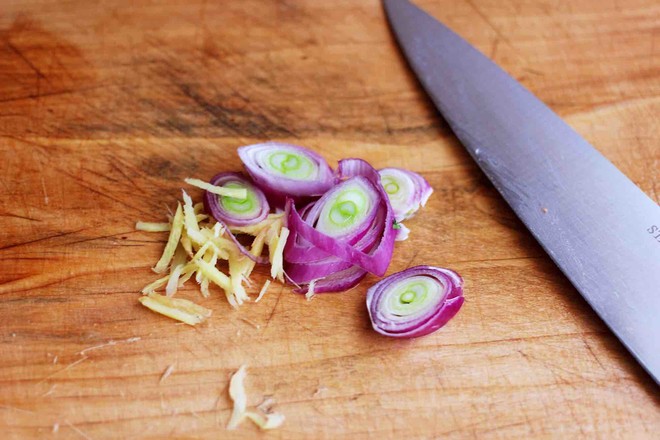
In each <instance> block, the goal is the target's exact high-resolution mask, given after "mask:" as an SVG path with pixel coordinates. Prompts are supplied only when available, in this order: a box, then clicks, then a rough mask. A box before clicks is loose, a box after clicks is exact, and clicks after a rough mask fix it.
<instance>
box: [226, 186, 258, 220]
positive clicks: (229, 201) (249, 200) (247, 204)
mask: <svg viewBox="0 0 660 440" xmlns="http://www.w3.org/2000/svg"><path fill="white" fill-rule="evenodd" d="M223 187H224V188H245V189H246V190H247V197H245V198H244V199H237V198H234V197H227V196H218V198H219V199H220V204H221V205H222V208H223V209H224V210H225V211H227V212H230V213H234V214H240V215H245V214H250V213H252V212H254V211H256V210H258V209H259V202H258V200H257V196H256V194H255V193H254V191H252V190H251V189H250V188H249V187H247V186H246V185H244V184H243V183H241V182H227V183H225V184H224V185H223Z"/></svg>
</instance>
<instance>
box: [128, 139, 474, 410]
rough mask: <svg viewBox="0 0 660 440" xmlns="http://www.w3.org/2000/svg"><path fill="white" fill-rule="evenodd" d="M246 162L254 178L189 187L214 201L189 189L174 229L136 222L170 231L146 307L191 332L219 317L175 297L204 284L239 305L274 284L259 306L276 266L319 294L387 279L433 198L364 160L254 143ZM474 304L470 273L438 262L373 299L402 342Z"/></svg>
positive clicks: (420, 184)
mask: <svg viewBox="0 0 660 440" xmlns="http://www.w3.org/2000/svg"><path fill="white" fill-rule="evenodd" d="M238 155H239V157H240V158H241V160H242V162H243V164H244V166H245V168H246V170H247V172H248V174H249V177H248V176H246V175H243V174H241V173H236V172H223V173H220V174H217V175H216V176H214V177H213V178H212V179H210V180H209V181H208V182H206V181H202V180H199V179H192V178H189V179H186V180H185V181H186V183H188V184H190V185H193V186H196V187H198V188H201V189H203V190H204V191H205V193H204V199H203V203H193V201H192V199H191V198H190V196H189V195H188V194H187V193H186V192H185V191H183V197H182V202H180V203H179V204H178V205H177V209H176V211H175V213H174V214H173V215H172V216H171V218H170V220H169V222H167V223H145V222H138V223H137V224H136V228H137V229H138V230H142V231H152V232H163V231H169V237H168V240H167V244H166V246H165V249H164V251H163V254H162V256H161V258H160V259H159V261H158V262H157V263H156V265H155V267H154V268H153V270H154V272H156V273H158V274H162V277H161V278H159V279H157V280H156V281H154V282H153V283H151V284H149V285H148V286H146V287H145V288H144V289H142V293H143V294H144V296H143V297H141V298H140V302H141V303H142V304H143V305H144V306H146V307H148V308H149V309H151V310H153V311H155V312H157V313H161V314H163V315H165V316H168V317H170V318H173V319H176V320H179V321H181V322H184V323H186V324H189V325H196V324H198V323H200V322H202V321H204V320H205V319H206V318H208V317H209V316H210V315H211V310H209V309H207V308H205V307H202V306H200V305H197V304H195V303H193V302H192V301H189V300H185V299H179V298H174V297H173V296H174V295H175V294H176V292H177V289H179V288H181V287H182V286H183V285H184V284H185V283H186V282H187V281H189V280H190V279H191V278H193V277H194V279H195V281H196V282H197V283H198V284H199V289H200V291H201V294H202V295H203V296H204V297H208V296H209V295H210V287H211V286H212V285H215V286H217V287H219V288H220V289H221V290H222V291H223V292H224V294H225V297H226V298H227V301H228V302H229V304H231V305H232V306H233V307H239V306H240V305H242V304H243V303H245V302H249V301H252V300H254V302H258V301H259V300H260V299H261V298H262V297H263V296H264V295H265V294H266V292H267V290H268V287H269V285H270V280H267V281H266V282H265V284H264V285H263V286H261V288H260V290H259V293H258V296H257V297H256V298H251V297H250V296H249V295H248V293H247V291H248V290H251V289H252V290H254V291H255V292H256V289H257V288H258V286H256V288H255V286H253V285H252V281H251V279H250V275H251V273H252V271H253V269H254V268H255V265H257V264H263V265H266V264H270V276H271V278H272V279H276V280H278V281H280V282H281V283H285V282H289V283H291V284H293V285H294V286H295V289H294V291H295V292H298V293H304V294H305V296H307V298H311V297H312V296H313V295H314V294H316V293H323V292H342V291H346V290H349V289H351V288H353V287H355V286H356V285H357V284H358V283H359V282H360V281H361V280H362V279H363V278H364V277H365V275H366V274H367V273H372V274H374V275H377V276H383V275H384V274H385V272H386V271H387V268H388V266H389V264H390V261H391V259H392V253H393V251H394V241H395V240H405V239H407V238H408V234H409V230H408V228H406V227H405V226H404V225H403V224H402V223H401V222H402V221H404V220H407V219H409V218H411V217H412V216H413V215H415V213H416V212H417V211H418V210H419V209H420V208H421V207H423V206H424V205H425V203H426V201H427V200H428V198H429V196H430V195H431V193H432V192H433V189H432V188H431V186H430V185H429V184H428V182H427V181H426V180H425V179H424V178H423V177H421V176H420V175H419V174H417V173H414V172H412V171H408V170H403V169H399V168H384V169H381V170H380V171H377V170H376V169H374V168H373V167H372V166H371V165H370V164H369V163H367V162H366V161H364V160H362V159H343V160H341V161H340V162H339V164H338V168H337V170H336V171H333V170H332V168H331V167H330V166H329V165H328V163H327V162H326V161H325V160H324V159H323V158H322V157H321V156H319V155H318V154H316V153H314V152H312V151H310V150H308V149H306V148H303V147H299V146H294V145H288V144H283V143H276V142H268V143H264V144H256V145H249V146H245V147H240V148H238ZM239 236H240V240H239ZM266 248H267V251H266ZM157 290H164V294H160V293H157ZM462 303H463V297H462V280H461V278H460V276H458V274H456V273H455V272H452V271H449V270H448V269H439V268H433V267H430V266H424V267H423V268H422V267H421V266H420V267H417V268H412V269H408V270H407V271H404V272H401V273H399V274H395V275H393V276H391V277H388V278H386V279H384V280H382V281H381V282H380V283H378V284H376V285H375V286H373V287H372V288H371V289H370V290H369V294H368V297H367V305H368V309H369V314H370V316H371V319H372V324H373V327H374V329H375V330H376V331H378V332H380V333H381V334H384V335H387V336H394V337H416V336H422V335H423V334H428V333H430V332H431V331H435V330H437V329H438V328H439V327H441V326H442V325H444V324H445V323H446V322H447V321H448V320H449V319H450V318H451V317H453V316H454V315H455V314H456V313H457V312H458V310H459V308H460V307H461V305H462ZM248 416H249V415H248ZM249 417H250V416H249Z"/></svg>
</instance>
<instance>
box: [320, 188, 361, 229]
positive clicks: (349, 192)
mask: <svg viewBox="0 0 660 440" xmlns="http://www.w3.org/2000/svg"><path fill="white" fill-rule="evenodd" d="M372 206H373V202H372V201H371V199H370V198H369V196H368V194H367V193H366V192H365V188H364V187H363V186H362V185H361V184H357V183H356V184H352V185H350V184H349V185H347V186H346V187H345V188H344V189H343V190H341V191H338V192H337V193H336V194H334V195H333V196H332V197H331V198H330V199H329V200H327V202H326V203H325V205H324V206H323V209H322V210H321V213H320V216H319V220H318V222H317V224H316V228H317V229H318V230H319V231H320V232H323V233H324V234H327V235H330V236H333V237H336V236H340V235H346V234H349V233H350V232H351V231H352V230H353V229H354V228H355V227H358V226H359V225H360V224H361V223H362V221H363V220H364V219H365V218H366V217H367V215H368V214H369V212H370V211H371V208H372Z"/></svg>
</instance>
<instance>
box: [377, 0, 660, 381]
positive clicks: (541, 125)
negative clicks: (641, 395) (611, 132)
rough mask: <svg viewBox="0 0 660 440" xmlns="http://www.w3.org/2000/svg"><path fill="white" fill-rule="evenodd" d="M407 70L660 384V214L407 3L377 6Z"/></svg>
mask: <svg viewBox="0 0 660 440" xmlns="http://www.w3.org/2000/svg"><path fill="white" fill-rule="evenodd" d="M384 4H385V10H386V12H387V15H388V18H389V20H390V23H391V26H392V28H393V30H394V33H395V34H396V37H397V39H398V41H399V44H400V46H401V47H402V49H403V51H404V53H405V55H406V57H407V59H408V61H409V63H410V65H411V67H412V69H413V70H414V71H415V73H416V74H417V76H418V78H419V80H420V81H421V83H422V85H423V86H424V88H425V89H426V91H427V93H428V94H429V95H430V96H431V99H432V100H433V102H434V103H435V105H436V106H437V108H438V109H439V110H440V112H441V113H442V115H443V116H444V118H445V119H446V120H447V122H448V123H449V125H450V126H451V128H452V130H453V131H454V133H455V134H456V136H458V138H459V139H460V141H461V143H462V144H463V145H464V146H465V147H466V148H467V150H468V151H469V152H470V154H471V155H472V157H473V158H474V160H475V161H476V162H477V163H478V164H479V166H480V167H481V169H482V170H483V171H484V173H485V174H486V176H488V178H489V179H490V180H491V181H492V182H493V184H494V185H495V187H496V188H497V190H498V191H499V192H500V193H501V194H502V196H503V197H504V198H505V199H506V201H507V202H508V203H509V205H511V207H512V208H513V210H514V211H515V212H516V214H517V215H518V216H519V217H520V219H521V220H522V221H523V222H524V223H525V225H526V226H527V228H528V229H529V230H530V231H531V232H532V234H533V235H534V237H536V239H537V240H538V241H539V243H540V244H541V245H542V246H543V248H544V249H545V250H546V251H547V253H548V254H549V255H550V257H552V259H553V260H554V261H555V263H556V264H557V265H558V266H559V268H560V269H561V270H562V271H563V272H564V274H565V275H566V276H567V277H568V278H569V279H570V280H571V282H572V283H573V285H574V286H575V287H576V288H577V290H578V291H579V292H580V293H581V294H582V296H584V298H585V299H586V300H587V302H588V303H589V304H590V305H591V306H592V307H593V309H594V310H595V311H596V313H598V315H599V316H600V317H601V318H602V319H603V320H604V321H605V322H606V323H607V325H608V326H609V327H610V328H611V329H612V331H613V332H614V333H615V334H616V335H617V337H618V338H619V339H620V340H621V342H623V344H624V345H625V346H626V347H627V348H628V350H630V352H631V353H632V354H633V355H634V356H635V357H636V358H637V360H638V361H639V362H640V363H641V364H642V366H644V368H646V370H647V371H648V372H649V373H650V374H651V376H652V377H653V378H654V379H655V381H656V382H658V383H660V382H659V381H660V206H658V204H657V203H655V202H654V201H653V200H651V199H650V198H649V197H647V196H646V195H645V194H644V193H643V192H642V191H641V190H640V189H639V188H638V187H637V186H635V185H634V184H633V183H632V182H631V181H630V180H629V179H628V178H627V177H626V176H625V175H624V174H623V173H621V172H620V171H619V170H618V169H617V168H616V167H615V166H614V165H612V164H611V163H610V162H609V161H608V160H607V159H605V157H603V156H602V155H601V154H600V153H599V152H598V151H596V150H595V149H594V148H593V147H592V146H591V145H589V144H588V143H587V142H586V141H585V140H584V139H582V137H580V135H578V134H577V133H576V132H575V131H573V130H572V129H571V128H570V127H569V126H568V125H567V124H566V123H564V122H563V121H562V120H561V119H560V118H559V117H558V116H557V115H556V114H555V113H553V112H552V110H550V109H549V108H548V107H546V106H545V105H544V104H543V103H542V102H541V101H539V100H538V99H537V98H536V97H535V96H534V95H533V94H532V93H530V92H529V91H528V90H527V89H525V88H524V87H523V86H522V85H521V84H520V83H518V82H517V81H516V80H514V79H513V78H512V77H510V76H509V75H508V74H507V73H506V72H504V71H503V70H502V69H500V68H499V67H497V65H495V64H494V63H493V62H491V61H490V60H489V59H488V58H487V57H485V56H484V55H482V54H481V53H480V52H479V51H477V50H476V49H475V48H474V47H472V46H471V45H470V44H469V43H467V42H466V41H465V40H463V39H462V38H461V37H459V36H458V35H456V34H455V33H453V32H452V31H451V30H449V29H448V28H447V27H445V26H444V25H442V24H441V23H440V22H438V21H437V20H435V19H434V18H433V17H431V16H430V15H428V14H427V13H425V12H424V11H422V10H421V9H419V8H417V7H416V6H414V5H413V4H411V3H410V2H408V1H407V0H384Z"/></svg>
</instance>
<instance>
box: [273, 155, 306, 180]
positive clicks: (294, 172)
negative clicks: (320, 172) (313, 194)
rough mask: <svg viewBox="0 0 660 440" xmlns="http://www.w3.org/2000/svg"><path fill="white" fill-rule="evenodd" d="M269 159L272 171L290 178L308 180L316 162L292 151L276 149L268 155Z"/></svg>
mask: <svg viewBox="0 0 660 440" xmlns="http://www.w3.org/2000/svg"><path fill="white" fill-rule="evenodd" d="M267 160H268V165H269V167H270V169H271V171H273V172H274V173H276V174H280V175H282V176H286V177H288V178H290V179H296V180H308V179H309V178H310V177H312V176H313V174H314V170H315V166H314V163H313V162H312V161H311V160H310V159H309V158H307V157H305V156H303V155H301V154H297V153H294V152H291V151H286V150H277V151H274V152H272V153H270V154H269V155H268V158H267Z"/></svg>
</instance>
